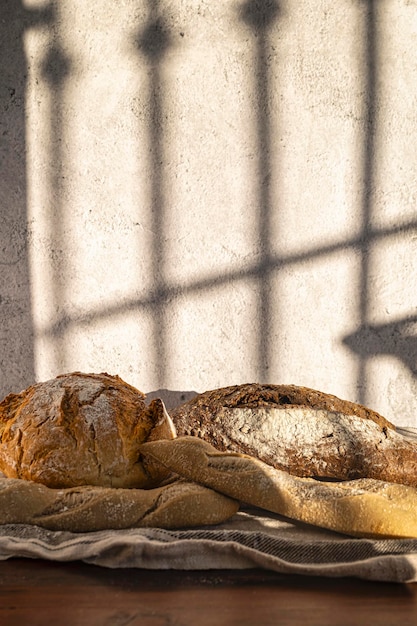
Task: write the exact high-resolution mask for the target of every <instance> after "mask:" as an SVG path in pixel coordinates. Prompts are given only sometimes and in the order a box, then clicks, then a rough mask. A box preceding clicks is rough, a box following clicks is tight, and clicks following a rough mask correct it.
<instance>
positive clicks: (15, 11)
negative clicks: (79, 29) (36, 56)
mask: <svg viewBox="0 0 417 626" xmlns="http://www.w3.org/2000/svg"><path fill="white" fill-rule="evenodd" d="M50 19H51V12H50V11H49V10H48V9H43V10H39V11H36V10H33V11H30V10H28V9H25V8H24V7H23V5H22V2H20V1H19V0H3V1H2V3H1V8H0V400H1V399H2V398H3V396H4V395H6V394H7V393H9V392H11V391H15V392H16V391H21V390H22V389H24V388H25V387H26V386H28V385H29V384H30V383H32V382H33V380H34V376H35V366H34V330H33V321H32V308H31V288H30V274H29V258H28V236H29V225H28V219H27V189H26V167H27V165H26V161H27V154H26V81H27V72H28V63H27V59H26V56H25V51H24V41H23V37H24V33H25V31H26V29H28V28H34V27H36V26H38V25H40V24H45V23H47V22H48V21H50Z"/></svg>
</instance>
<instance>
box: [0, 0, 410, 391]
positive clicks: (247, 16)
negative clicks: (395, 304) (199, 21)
mask: <svg viewBox="0 0 417 626" xmlns="http://www.w3.org/2000/svg"><path fill="white" fill-rule="evenodd" d="M7 6H8V7H9V11H10V12H11V13H12V14H13V15H10V16H9V18H10V19H8V20H5V22H6V25H5V26H4V28H5V29H6V28H7V29H8V30H10V28H11V27H10V22H13V19H12V18H13V17H16V15H18V14H19V15H21V16H22V19H23V22H24V23H25V24H26V25H27V26H28V27H29V26H30V25H31V22H30V19H32V17H33V16H28V15H26V13H25V12H24V11H23V9H22V8H21V6H20V5H19V3H17V2H15V3H9V4H8V5H7ZM374 7H375V2H373V1H370V2H368V11H367V12H366V25H365V26H366V28H365V31H366V40H365V42H364V46H365V50H366V57H367V75H366V79H365V83H366V84H365V87H366V88H365V93H366V95H365V97H366V102H367V104H366V107H367V120H366V126H365V128H364V138H363V146H362V158H361V162H359V163H358V167H359V168H360V169H361V172H362V178H363V181H364V182H363V188H362V190H361V224H360V228H359V229H358V231H359V235H358V236H357V237H356V236H355V237H352V238H350V239H349V238H342V239H341V240H339V241H337V240H336V241H333V242H332V243H330V244H323V243H322V242H315V243H314V244H313V245H312V246H311V248H310V249H309V250H304V251H303V252H300V253H297V252H295V253H293V254H289V255H284V254H282V255H280V254H277V253H274V252H273V250H274V247H273V245H272V244H273V242H272V241H271V237H272V235H271V221H272V216H273V213H274V212H276V211H278V210H279V209H280V207H278V206H277V205H276V203H274V202H273V201H272V199H271V188H272V182H273V181H272V180H271V176H276V175H277V164H276V163H272V161H271V147H272V144H273V141H274V138H273V137H272V135H271V126H272V125H271V118H270V116H271V115H272V113H273V115H274V119H275V120H276V118H277V116H279V111H275V110H274V111H273V112H270V102H271V93H270V89H271V87H270V82H271V81H270V72H271V69H272V68H271V67H270V63H271V61H270V57H269V55H268V38H269V34H270V29H271V28H272V26H273V25H274V24H276V23H277V22H278V20H279V19H280V17H281V15H282V13H281V10H280V6H279V4H278V2H276V1H275V0H264V1H262V0H246V1H244V2H242V4H241V5H240V7H239V10H238V13H237V16H236V22H237V26H238V27H241V26H242V22H243V23H244V24H245V25H246V26H247V27H249V28H250V29H251V34H252V35H253V41H252V43H253V46H254V51H255V55H254V66H253V68H252V90H253V91H254V93H256V98H255V103H256V111H257V116H256V128H255V134H256V138H257V159H256V162H255V166H254V170H253V177H252V180H251V181H250V184H252V185H254V188H255V190H256V206H255V207H254V211H256V223H257V229H258V240H259V242H260V243H259V245H260V254H259V255H258V257H257V262H256V263H255V264H254V265H253V266H251V267H245V268H244V269H241V268H239V267H236V266H234V267H233V268H230V269H229V270H226V271H224V272H222V273H218V274H211V275H210V274H209V273H208V275H207V276H202V277H200V278H199V279H198V280H195V281H194V282H193V283H190V284H188V285H187V286H184V285H181V284H172V283H169V282H168V281H167V279H166V258H167V256H168V250H167V249H166V245H167V244H166V243H165V241H166V237H165V234H166V224H167V217H168V216H167V198H168V191H167V189H166V180H165V171H164V157H165V148H166V146H165V140H166V138H165V136H164V130H165V129H164V115H165V112H166V111H165V107H166V101H165V94H164V81H163V78H164V62H165V59H166V55H167V52H168V51H169V50H170V47H171V45H172V38H171V34H170V32H169V29H168V26H167V24H166V23H164V21H163V19H162V18H161V15H160V12H159V3H158V2H157V1H149V3H148V18H147V22H146V23H142V24H140V25H138V27H137V32H136V33H135V45H136V50H137V53H138V54H139V55H140V59H141V63H146V66H147V70H148V105H149V111H150V112H151V113H150V117H149V127H148V145H149V147H150V148H151V149H150V151H149V152H147V154H148V158H149V165H150V169H151V170H152V178H151V180H150V182H149V185H150V193H149V203H150V207H151V216H152V224H151V230H152V232H153V233H154V235H153V237H154V238H153V242H152V276H153V280H152V283H153V289H152V291H150V292H149V293H147V294H146V295H145V296H144V297H143V298H132V299H131V300H130V301H127V302H126V301H123V302H122V303H119V302H115V303H114V305H113V306H108V307H103V308H101V307H97V309H95V310H91V311H89V312H87V313H86V314H85V315H83V316H78V317H77V318H76V319H72V318H71V317H69V316H67V315H66V314H65V311H62V310H61V311H60V308H59V307H60V305H61V304H62V300H63V291H62V290H63V288H64V287H63V282H62V281H63V280H64V279H65V276H64V271H65V267H63V266H60V262H59V260H58V261H57V262H56V263H55V267H54V273H55V279H54V289H55V290H54V293H53V298H54V300H55V304H54V307H55V309H57V310H58V315H57V319H56V320H51V322H52V323H51V326H50V328H49V329H48V330H47V332H46V334H47V335H49V337H48V338H49V339H53V340H54V341H55V343H56V349H58V348H57V347H58V346H59V345H61V346H64V344H65V336H66V333H67V331H68V329H69V328H70V327H71V326H75V325H76V326H78V327H84V328H85V330H86V332H88V326H89V325H90V324H91V323H94V322H97V321H99V320H100V319H110V318H111V317H113V316H114V317H116V316H119V315H120V313H128V312H134V311H138V310H141V311H146V312H148V313H149V315H150V316H151V318H152V323H153V333H152V342H153V350H154V356H155V361H156V363H157V364H158V365H159V368H158V373H157V379H156V381H155V382H156V385H158V386H160V387H161V389H162V388H163V387H164V385H166V382H167V378H168V377H169V374H170V368H171V366H172V364H171V363H170V355H169V351H168V319H167V307H168V306H169V304H170V303H171V302H172V301H174V300H175V299H176V298H177V297H178V296H181V297H184V296H185V297H186V296H190V297H191V296H192V295H193V294H196V293H198V292H206V291H209V290H213V289H216V288H218V287H222V286H224V285H227V286H228V287H230V288H231V289H233V284H234V283H237V282H238V281H242V280H244V281H250V284H252V285H254V288H255V289H256V294H257V297H258V320H257V324H258V337H257V345H256V346H255V348H254V354H253V359H254V361H256V371H257V378H258V380H260V381H261V382H263V381H265V382H267V380H269V379H270V377H271V375H270V372H269V367H270V362H271V356H272V355H271V349H272V348H271V345H272V344H271V335H272V318H273V317H274V319H275V320H276V319H277V317H278V316H281V317H282V318H283V319H284V315H285V311H280V310H279V304H278V303H279V300H280V294H279V293H277V292H276V291H275V292H274V291H273V287H272V278H273V277H274V276H276V275H277V273H279V272H280V271H282V270H284V269H288V268H291V269H294V271H296V270H297V268H298V267H300V266H302V265H303V264H305V263H306V262H307V263H314V261H315V260H320V259H326V260H328V261H329V262H331V260H332V259H333V258H334V257H337V256H338V255H343V254H345V253H346V252H347V251H349V250H353V251H355V252H357V253H358V254H359V256H360V259H361V269H360V279H359V285H358V291H357V294H358V295H357V300H358V305H357V306H358V311H359V318H360V324H359V328H358V329H357V331H356V333H353V334H352V335H351V336H350V337H346V338H345V339H344V342H345V344H346V345H347V346H348V347H349V348H350V349H351V350H352V351H353V353H354V354H356V355H357V356H358V361H359V366H358V374H357V377H358V389H359V393H360V398H358V399H359V400H360V401H365V400H366V397H367V388H368V385H369V382H370V381H368V380H367V377H366V369H367V368H366V365H367V360H368V359H369V357H371V356H374V355H376V354H380V353H382V352H383V353H390V354H393V355H395V356H396V357H398V358H400V359H401V360H402V361H403V362H404V363H406V364H407V366H408V367H410V370H411V371H412V372H413V373H414V372H415V363H416V356H417V345H416V344H417V341H415V340H414V342H413V341H411V342H410V341H408V340H404V341H403V340H402V338H403V337H407V338H408V339H409V335H408V334H407V333H410V332H411V330H410V329H411V326H410V324H409V323H412V322H414V321H415V320H413V318H406V319H404V320H401V321H400V322H399V327H400V330H398V329H397V327H396V326H395V325H390V324H388V325H386V327H383V328H382V327H372V326H370V325H369V324H368V317H369V298H370V289H369V275H370V267H369V264H370V255H371V252H372V247H373V246H374V244H375V242H377V241H378V242H379V241H381V239H384V238H387V239H388V238H389V237H391V236H393V235H401V236H406V235H407V233H410V232H414V233H415V232H417V221H411V222H409V223H408V224H405V225H403V226H401V227H398V228H389V229H385V230H384V229H379V230H377V231H376V230H374V229H373V226H372V211H373V204H374V197H373V190H374V187H375V175H374V166H375V161H376V159H377V158H378V155H377V154H376V143H375V136H376V132H377V130H378V129H377V128H376V118H375V101H376V100H377V96H378V94H377V92H376V84H377V81H376V72H377V67H376V65H377V58H378V55H377V48H378V45H379V42H378V41H377V36H376V31H375V8H374ZM12 8H13V11H12ZM39 19H40V18H39ZM44 19H45V18H44ZM25 20H26V22H25ZM17 22H19V20H17ZM15 23H16V20H15ZM4 24H5V23H4V22H3V24H2V26H3V25H4ZM25 27H26V26H25ZM23 28H24V26H22V24H19V25H18V26H15V31H14V33H12V39H10V37H11V35H10V32H9V33H8V34H7V35H5V37H6V44H5V43H4V41H5V40H4V38H3V39H2V46H3V48H4V49H5V50H6V47H7V46H11V48H12V49H13V50H14V52H13V57H14V59H15V61H14V72H13V74H14V75H16V76H23V75H24V72H25V71H26V62H25V58H24V54H23V45H22V41H21V38H22V34H23ZM12 31H13V28H12ZM7 38H9V39H7ZM12 40H13V41H12ZM16 42H17V43H16ZM7 52H8V54H9V55H10V51H9V49H8V50H7ZM69 71H70V66H69V60H68V59H66V58H65V56H64V55H63V53H62V50H61V49H60V48H59V45H57V46H55V48H53V49H52V51H51V52H50V54H49V56H48V57H47V58H46V59H45V60H44V65H43V77H44V79H46V80H47V82H48V85H49V88H50V96H51V110H50V130H51V145H50V170H51V174H50V188H51V190H52V189H55V192H54V195H55V200H56V204H55V205H54V212H53V214H52V222H51V232H53V233H54V240H55V244H54V245H55V246H56V248H57V250H59V248H60V247H62V246H64V243H65V241H64V240H65V236H64V232H63V230H62V219H63V217H64V215H65V205H64V204H63V203H60V198H62V195H63V194H62V175H63V173H64V163H63V155H62V154H61V152H60V151H59V141H58V138H59V133H60V130H61V127H62V99H63V91H64V84H65V81H66V80H67V76H68V73H69ZM274 71H276V68H275V69H274ZM1 80H2V89H3V82H4V80H5V79H4V77H3V76H2V77H1ZM21 80H22V88H21V93H22V98H24V79H23V78H22V79H21ZM8 98H9V99H10V98H11V95H10V94H9V96H8ZM1 99H2V103H3V102H8V100H7V93H6V92H4V93H3V92H2V94H1ZM19 111H20V112H19V113H18V114H16V115H17V117H16V128H17V129H19V128H20V131H21V135H22V139H21V143H20V146H21V149H22V153H23V159H22V160H21V161H16V162H12V170H13V169H14V176H15V177H16V176H17V179H18V180H19V179H20V182H21V184H22V188H23V189H24V188H25V158H24V157H25V155H24V153H25V140H24V115H22V109H20V110H19ZM23 111H24V105H23ZM252 130H253V129H251V132H252ZM1 150H2V151H3V147H2V148H1ZM2 154H3V152H2ZM5 154H7V153H6V152H5ZM13 158H16V157H13ZM0 185H2V187H1V193H2V194H3V196H4V193H3V191H4V182H2V183H0ZM57 191H58V193H57ZM3 196H2V201H3ZM22 196H24V194H21V195H20V196H19V195H17V196H16V197H17V198H18V202H19V203H20V204H19V205H18V207H17V210H13V211H11V212H10V215H12V216H13V219H15V217H16V215H20V217H19V218H18V219H19V220H25V219H26V213H25V212H26V206H25V204H26V203H25V200H22ZM202 210H204V207H203V208H202ZM21 230H22V229H20V230H19V232H21ZM7 237H8V239H7V244H8V242H9V239H10V237H9V235H8V236H7ZM3 239H4V241H5V242H6V236H5V235H3V233H2V235H1V241H2V242H3ZM22 250H23V252H22V255H23V256H22V259H23V260H22V263H21V264H20V265H19V268H20V269H19V270H17V269H16V268H14V270H13V271H14V272H21V276H20V277H19V274H18V273H17V274H16V273H15V274H14V276H17V277H18V278H17V280H18V282H19V281H20V283H21V285H22V294H23V295H24V296H25V297H24V298H23V302H22V310H23V314H24V315H26V316H27V318H26V319H27V322H28V323H27V325H26V326H25V328H26V329H28V330H27V332H28V334H29V335H30V336H32V335H31V334H32V333H33V329H32V324H31V320H30V289H29V287H30V285H29V275H28V268H27V250H26V247H25V246H24V247H23V248H22ZM25 281H26V282H25ZM274 284H277V283H275V282H274ZM14 293H15V292H14ZM1 307H4V305H3V304H2V302H0V311H1V310H2V309H1ZM3 310H4V309H3ZM0 314H1V317H0V322H3V319H6V317H5V316H3V314H2V313H0ZM23 314H22V315H23ZM22 319H23V317H22ZM5 329H6V330H7V328H6V327H5ZM398 333H399V334H398ZM404 333H405V335H404ZM18 334H20V333H17V332H16V335H18ZM414 335H415V333H414ZM2 336H3V335H2ZM19 339H20V337H17V336H16V340H19ZM341 340H342V341H343V338H342V339H341ZM7 343H8V346H12V345H13V342H12V341H10V338H9V337H8V338H7ZM20 345H26V341H21V342H20ZM30 345H31V344H30ZM273 349H274V350H276V349H277V346H276V345H275V343H274V344H273ZM274 358H276V355H274ZM24 363H26V364H27V363H30V367H28V370H27V373H26V374H27V378H31V377H33V349H32V354H31V356H30V358H29V357H28V356H27V355H25V358H23V357H22V359H21V361H20V362H18V367H17V370H19V368H22V367H23V364H24ZM1 367H2V368H4V360H3V361H2V362H1ZM21 380H22V381H23V377H21ZM9 382H12V379H11V378H10V381H9ZM271 382H280V381H275V380H273V381H271ZM227 383H228V381H225V384H227ZM25 384H26V383H25ZM19 385H20V383H19ZM20 386H24V385H20ZM165 391H166V390H165ZM168 393H170V394H172V393H176V392H168ZM178 393H179V396H178V397H179V399H181V392H178Z"/></svg>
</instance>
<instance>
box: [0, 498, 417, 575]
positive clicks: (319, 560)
mask: <svg viewBox="0 0 417 626" xmlns="http://www.w3.org/2000/svg"><path fill="white" fill-rule="evenodd" d="M13 557H20V558H21V557H27V558H35V559H36V558H38V559H39V558H40V559H48V560H56V561H75V560H80V561H84V562H86V563H91V564H95V565H100V566H103V567H109V568H127V567H135V568H145V569H164V570H167V569H175V570H207V569H247V568H263V569H268V570H272V571H275V572H280V573H283V574H285V573H287V574H304V575H309V576H324V577H326V576H327V577H343V576H353V577H357V578H362V579H367V580H374V581H386V582H397V583H409V582H417V539H400V540H398V539H395V540H387V539H384V540H371V539H354V538H350V537H347V536H345V535H339V534H336V533H333V532H329V531H326V530H322V529H319V528H316V527H312V526H307V525H303V524H298V523H293V522H292V521H289V520H286V519H284V518H282V517H280V516H278V515H274V514H267V513H265V512H264V511H262V510H260V509H246V510H241V511H239V512H238V513H237V514H236V515H234V516H233V517H232V518H231V519H230V520H228V521H227V522H225V523H223V524H220V525H218V526H206V527H199V528H190V529H183V530H175V531H168V530H162V529H157V528H149V529H128V530H118V531H111V530H106V531H99V532H90V533H70V532H54V531H50V530H46V529H43V528H40V527H38V526H28V525H13V524H8V525H4V526H0V559H1V560H5V559H9V558H13Z"/></svg>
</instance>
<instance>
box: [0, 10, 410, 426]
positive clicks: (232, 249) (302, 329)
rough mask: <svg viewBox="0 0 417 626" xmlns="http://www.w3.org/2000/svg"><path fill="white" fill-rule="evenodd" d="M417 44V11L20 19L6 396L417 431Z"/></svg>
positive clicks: (1, 266)
mask: <svg viewBox="0 0 417 626" xmlns="http://www.w3.org/2000/svg"><path fill="white" fill-rule="evenodd" d="M416 44H417V2H416V1H414V0H408V1H407V0H378V1H376V0H375V1H372V0H340V1H338V2H334V1H333V0H285V1H284V0H282V1H278V0H277V1H274V0H269V1H268V0H265V1H263V2H262V1H261V0H259V1H254V0H221V1H220V0H215V1H213V0H201V1H199V0H176V1H172V0H160V1H159V2H158V1H157V0H149V1H146V0H120V1H118V2H117V3H115V2H114V1H113V0H101V1H100V2H91V1H85V0H65V1H64V0H50V1H49V2H48V1H47V0H42V1H41V0H26V1H25V2H23V1H19V0H2V3H1V8H0V142H1V143H0V168H1V169H0V174H1V178H0V212H1V227H0V272H1V273H0V376H1V379H0V396H4V395H5V394H6V393H8V392H10V391H15V392H17V391H20V390H21V389H23V388H24V387H26V386H28V385H29V384H31V383H33V382H35V381H39V380H45V379H47V378H51V377H53V376H56V375H57V374H60V373H63V372H67V371H73V370H81V371H94V372H99V371H108V372H109V373H113V374H119V375H120V376H121V377H122V378H124V379H125V380H126V381H128V382H130V383H131V384H133V385H135V386H137V387H139V388H140V389H141V390H143V391H145V392H154V391H157V390H159V389H169V390H171V391H172V392H175V393H173V394H171V397H170V401H172V402H175V401H178V400H179V399H180V397H181V393H182V392H183V393H185V392H188V391H203V390H205V389H208V388H214V387H218V386H224V385H229V384H238V383H243V382H251V381H260V382H273V383H294V384H299V385H306V386H311V387H315V388H318V389H321V390H323V391H327V392H330V393H335V394H336V395H339V396H341V397H343V398H346V399H350V400H356V401H361V402H363V403H365V404H368V405H369V406H371V407H372V408H375V409H377V410H379V411H380V412H382V413H383V414H384V415H385V416H386V417H388V418H390V419H392V420H393V421H395V422H396V423H398V424H404V425H414V426H417V417H416V416H417V382H416V372H417V369H416V367H417V301H416V291H415V285H416V278H417V214H416V199H417V176H416V165H417V154H416V146H417V54H416V50H417V46H416ZM177 392H178V393H177Z"/></svg>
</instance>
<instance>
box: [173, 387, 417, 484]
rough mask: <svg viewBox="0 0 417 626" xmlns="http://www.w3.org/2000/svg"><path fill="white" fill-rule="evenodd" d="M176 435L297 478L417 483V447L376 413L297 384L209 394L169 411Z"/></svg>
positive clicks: (215, 390)
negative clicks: (243, 457) (254, 458)
mask: <svg viewBox="0 0 417 626" xmlns="http://www.w3.org/2000/svg"><path fill="white" fill-rule="evenodd" d="M170 415H171V418H172V420H173V422H174V425H175V428H176V431H177V435H178V436H179V437H180V436H185V435H192V436H195V437H199V438H200V439H203V440H205V441H207V442H208V443H210V444H212V445H213V446H214V447H215V448H216V449H217V450H220V451H230V452H237V453H241V454H248V455H250V456H253V457H256V458H258V459H260V460H261V461H264V462H265V463H267V464H269V465H271V466H273V467H275V468H277V469H280V470H285V471H287V472H289V473H290V474H293V475H296V476H304V477H313V478H321V479H336V480H351V479H354V478H374V479H379V480H383V481H388V482H394V483H403V484H406V485H412V486H417V444H416V442H412V441H408V440H407V439H405V437H403V436H402V435H401V434H400V433H398V432H397V430H396V428H395V426H394V425H393V424H392V423H391V422H389V421H388V420H387V419H385V418H384V417H383V416H381V415H379V414H378V413H376V412H375V411H372V410H371V409H368V408H367V407H364V406H362V405H360V404H356V403H353V402H349V401H345V400H341V399H340V398H337V397H336V396H333V395H331V394H326V393H323V392H321V391H316V390H314V389H309V388H306V387H297V386H296V385H261V384H244V385H238V386H233V387H223V388H220V389H214V390H211V391H206V392H204V393H201V394H200V395H198V396H196V397H195V398H193V399H192V400H189V401H188V402H186V403H184V404H182V405H181V406H179V407H177V408H176V409H174V410H173V411H171V413H170Z"/></svg>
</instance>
